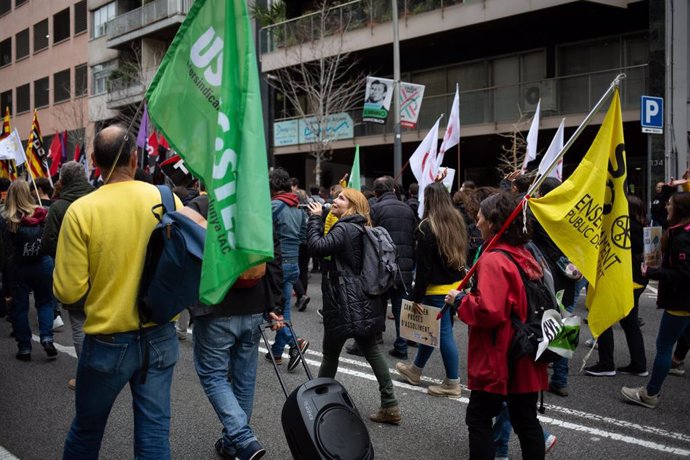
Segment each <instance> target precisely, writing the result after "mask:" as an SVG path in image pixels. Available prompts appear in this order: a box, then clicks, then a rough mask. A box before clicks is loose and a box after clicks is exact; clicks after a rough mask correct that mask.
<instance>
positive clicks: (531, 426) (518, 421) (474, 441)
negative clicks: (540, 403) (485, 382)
mask: <svg viewBox="0 0 690 460" xmlns="http://www.w3.org/2000/svg"><path fill="white" fill-rule="evenodd" d="M538 398H539V393H537V392H534V393H521V394H509V395H507V396H505V395H499V394H494V393H487V392H485V391H480V390H472V393H471V394H470V403H469V405H468V406H467V413H466V415H465V423H466V424H467V429H468V430H469V445H470V457H469V458H470V460H493V459H494V443H493V436H492V426H491V419H492V418H493V417H495V416H497V415H498V414H499V413H500V412H501V410H502V409H503V403H504V401H507V402H508V407H510V411H509V415H510V421H511V422H512V424H513V427H514V428H515V433H516V434H517V435H518V438H519V439H520V448H521V450H522V458H524V459H529V460H539V459H543V458H544V432H543V431H542V428H541V425H540V424H539V419H538V418H537V399H538Z"/></svg>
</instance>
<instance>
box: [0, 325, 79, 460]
mask: <svg viewBox="0 0 690 460" xmlns="http://www.w3.org/2000/svg"><path fill="white" fill-rule="evenodd" d="M31 338H32V339H34V342H38V343H41V338H40V337H39V336H37V335H32V336H31ZM53 345H55V349H56V350H57V351H59V352H61V353H64V354H66V355H70V356H71V357H72V358H76V357H77V350H75V349H74V347H66V346H64V345H60V344H59V343H57V342H55V341H53ZM0 460H2V457H0Z"/></svg>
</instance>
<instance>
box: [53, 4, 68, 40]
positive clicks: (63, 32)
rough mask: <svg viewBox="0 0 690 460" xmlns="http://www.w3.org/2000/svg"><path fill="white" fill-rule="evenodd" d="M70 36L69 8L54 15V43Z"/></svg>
mask: <svg viewBox="0 0 690 460" xmlns="http://www.w3.org/2000/svg"><path fill="white" fill-rule="evenodd" d="M68 38H69V8H65V9H64V10H62V11H60V12H59V13H56V14H54V15H53V43H58V42H61V41H62V40H67V39H68Z"/></svg>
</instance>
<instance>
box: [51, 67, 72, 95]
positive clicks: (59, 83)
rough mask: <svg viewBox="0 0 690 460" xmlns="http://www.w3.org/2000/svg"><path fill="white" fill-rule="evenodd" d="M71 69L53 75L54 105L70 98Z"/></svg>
mask: <svg viewBox="0 0 690 460" xmlns="http://www.w3.org/2000/svg"><path fill="white" fill-rule="evenodd" d="M69 79H70V69H65V70H63V71H61V72H58V73H56V74H53V103H57V102H62V101H65V100H68V99H69V98H70V92H71V91H70V90H71V88H70V81H69Z"/></svg>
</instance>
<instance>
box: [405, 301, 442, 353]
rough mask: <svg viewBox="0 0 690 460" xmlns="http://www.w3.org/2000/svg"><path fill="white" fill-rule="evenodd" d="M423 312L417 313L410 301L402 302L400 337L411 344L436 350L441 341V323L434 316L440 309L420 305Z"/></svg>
mask: <svg viewBox="0 0 690 460" xmlns="http://www.w3.org/2000/svg"><path fill="white" fill-rule="evenodd" d="M422 307H423V308H424V312H423V313H422V314H419V313H417V310H416V309H415V308H414V303H413V302H412V301H411V300H403V301H402V308H401V309H400V336H401V337H404V338H406V339H408V340H412V341H413V342H417V343H421V344H424V345H429V346H430V347H434V348H438V347H439V345H440V341H441V321H440V320H437V319H436V316H437V315H438V313H439V312H440V311H441V309H440V308H437V307H432V306H430V305H424V304H422Z"/></svg>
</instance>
